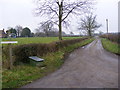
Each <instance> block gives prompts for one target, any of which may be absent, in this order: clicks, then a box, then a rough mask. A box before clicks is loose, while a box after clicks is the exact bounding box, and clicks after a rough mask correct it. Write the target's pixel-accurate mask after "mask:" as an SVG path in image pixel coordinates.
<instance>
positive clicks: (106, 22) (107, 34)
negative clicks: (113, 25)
mask: <svg viewBox="0 0 120 90" xmlns="http://www.w3.org/2000/svg"><path fill="white" fill-rule="evenodd" d="M106 27H107V38H108V19H106Z"/></svg>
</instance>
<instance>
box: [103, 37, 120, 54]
mask: <svg viewBox="0 0 120 90" xmlns="http://www.w3.org/2000/svg"><path fill="white" fill-rule="evenodd" d="M102 44H103V47H104V48H105V49H106V50H107V51H109V52H112V53H115V54H117V55H120V50H119V48H120V45H118V44H117V43H114V42H112V41H110V40H108V39H105V38H102Z"/></svg>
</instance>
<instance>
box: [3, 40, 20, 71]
mask: <svg viewBox="0 0 120 90" xmlns="http://www.w3.org/2000/svg"><path fill="white" fill-rule="evenodd" d="M13 43H18V41H2V42H1V44H8V48H9V62H10V69H12V68H13V60H12V44H13Z"/></svg>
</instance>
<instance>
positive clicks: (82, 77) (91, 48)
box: [22, 38, 118, 88]
mask: <svg viewBox="0 0 120 90" xmlns="http://www.w3.org/2000/svg"><path fill="white" fill-rule="evenodd" d="M22 88H118V56H117V55H115V54H112V53H109V52H107V51H106V50H104V49H103V47H102V44H101V41H100V39H99V38H97V39H96V40H94V41H93V42H92V43H90V44H89V45H87V46H85V47H82V48H79V49H77V50H75V51H74V52H72V53H71V54H70V55H69V56H68V58H67V59H66V61H65V63H64V64H63V66H62V67H61V68H60V69H59V70H57V71H56V72H54V73H52V74H50V75H48V76H45V77H44V78H42V79H39V80H36V81H33V82H32V83H30V84H27V85H25V86H23V87H22Z"/></svg>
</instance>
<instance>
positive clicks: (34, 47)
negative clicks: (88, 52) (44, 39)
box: [3, 38, 88, 63]
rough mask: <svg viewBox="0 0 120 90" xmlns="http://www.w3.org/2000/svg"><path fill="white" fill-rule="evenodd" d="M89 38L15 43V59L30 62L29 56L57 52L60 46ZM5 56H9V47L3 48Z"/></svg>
mask: <svg viewBox="0 0 120 90" xmlns="http://www.w3.org/2000/svg"><path fill="white" fill-rule="evenodd" d="M85 39H88V38H80V39H72V40H62V41H57V42H52V43H49V44H42V43H39V44H24V45H15V46H14V47H13V57H14V58H13V59H14V61H15V62H23V63H29V56H38V57H41V56H43V55H45V54H47V53H50V52H56V51H58V50H59V49H60V48H63V47H67V46H68V45H72V44H75V43H78V42H81V41H83V40H85ZM3 54H4V56H6V57H7V55H8V49H7V50H6V49H3Z"/></svg>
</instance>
